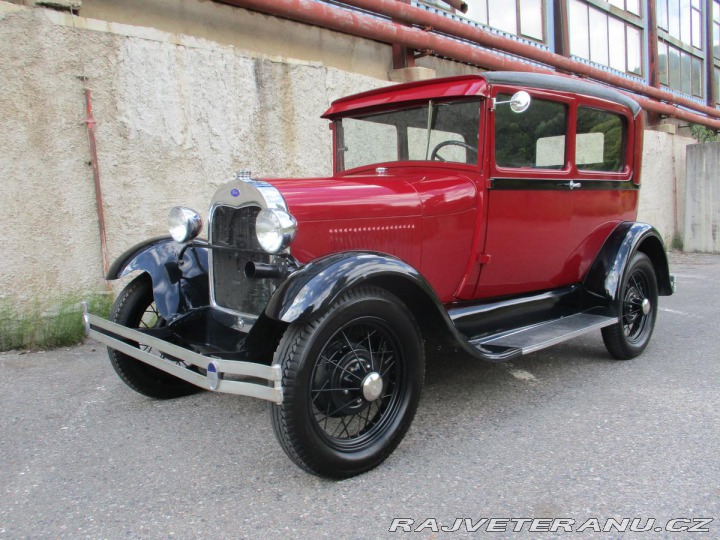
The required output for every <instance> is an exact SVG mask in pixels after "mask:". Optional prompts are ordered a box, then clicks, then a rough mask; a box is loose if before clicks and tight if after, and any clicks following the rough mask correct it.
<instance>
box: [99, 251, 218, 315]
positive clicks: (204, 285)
mask: <svg viewBox="0 0 720 540" xmlns="http://www.w3.org/2000/svg"><path fill="white" fill-rule="evenodd" d="M204 246H205V242H201V241H197V240H196V241H195V242H193V244H192V245H191V246H190V247H188V246H187V245H186V244H179V243H177V242H175V241H174V240H173V239H172V238H170V237H162V238H154V239H152V240H148V241H147V242H143V243H141V244H138V245H136V246H134V247H132V248H130V249H129V250H127V251H126V252H125V253H123V254H122V255H121V256H120V257H118V259H117V260H116V261H115V262H114V263H113V264H112V266H111V267H110V270H108V273H107V276H106V277H107V279H109V280H114V279H119V278H121V277H124V276H126V275H128V274H130V273H132V272H136V271H139V272H145V273H147V274H148V275H149V276H150V279H151V280H152V285H153V295H154V298H155V305H156V306H157V308H158V311H159V312H160V314H161V315H162V316H163V318H164V319H166V320H167V321H172V320H173V319H174V318H176V317H177V316H178V315H182V314H183V313H186V312H187V311H189V310H190V309H194V308H197V307H202V306H207V305H208V304H209V299H210V295H209V280H208V270H207V269H208V249H207V248H206V247H204ZM181 253H182V258H180V255H181Z"/></svg>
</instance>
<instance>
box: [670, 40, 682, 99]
mask: <svg viewBox="0 0 720 540" xmlns="http://www.w3.org/2000/svg"><path fill="white" fill-rule="evenodd" d="M668 79H669V81H670V84H669V86H670V88H675V89H676V90H680V88H681V86H680V51H679V50H678V49H676V48H675V47H670V46H668Z"/></svg>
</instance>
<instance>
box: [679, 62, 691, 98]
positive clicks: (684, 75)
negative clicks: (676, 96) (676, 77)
mask: <svg viewBox="0 0 720 540" xmlns="http://www.w3.org/2000/svg"><path fill="white" fill-rule="evenodd" d="M680 71H681V75H680V80H681V88H680V90H681V91H682V92H684V93H686V94H689V93H690V92H692V67H691V64H690V55H689V54H685V53H683V54H681V55H680Z"/></svg>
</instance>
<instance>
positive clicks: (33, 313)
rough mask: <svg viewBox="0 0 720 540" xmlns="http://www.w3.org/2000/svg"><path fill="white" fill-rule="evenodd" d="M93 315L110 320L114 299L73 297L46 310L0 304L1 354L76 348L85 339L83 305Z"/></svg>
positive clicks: (95, 295) (97, 296) (92, 295)
mask: <svg viewBox="0 0 720 540" xmlns="http://www.w3.org/2000/svg"><path fill="white" fill-rule="evenodd" d="M82 301H86V302H87V303H88V306H89V308H90V311H91V313H95V314H98V315H101V316H107V315H108V313H110V306H111V305H112V297H111V295H109V294H102V293H94V294H87V295H80V294H75V295H69V296H68V297H65V298H62V299H59V300H57V301H55V302H53V303H51V304H50V307H49V308H47V307H46V308H42V307H41V306H40V304H39V303H38V302H36V303H35V304H34V305H33V306H31V307H29V308H28V307H26V308H25V309H17V308H14V307H12V306H11V305H10V303H9V302H7V301H3V300H0V351H7V350H11V349H50V348H53V347H62V346H65V345H74V344H76V343H79V342H80V341H82V339H83V337H84V331H83V324H82V307H81V302H82Z"/></svg>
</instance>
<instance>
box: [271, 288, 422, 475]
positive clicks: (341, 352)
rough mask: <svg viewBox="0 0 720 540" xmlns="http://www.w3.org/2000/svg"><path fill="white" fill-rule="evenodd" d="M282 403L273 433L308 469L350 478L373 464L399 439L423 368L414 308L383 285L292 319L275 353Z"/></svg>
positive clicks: (357, 291) (274, 412) (407, 422)
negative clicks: (305, 318)
mask: <svg viewBox="0 0 720 540" xmlns="http://www.w3.org/2000/svg"><path fill="white" fill-rule="evenodd" d="M274 361H275V363H276V364H279V365H280V366H281V367H282V371H283V393H284V396H283V402H282V403H281V404H279V405H274V404H273V405H271V416H272V422H273V428H274V431H275V435H276V436H277V438H278V441H279V442H280V445H281V446H282V448H283V450H285V453H287V455H288V456H289V457H290V459H292V460H293V461H294V462H295V463H296V464H297V465H299V466H300V467H301V468H303V469H305V470H306V471H308V472H310V473H313V474H317V475H319V476H325V477H329V478H347V477H350V476H355V475H357V474H361V473H363V472H365V471H368V470H370V469H372V468H373V467H376V466H377V465H379V464H380V463H382V462H383V461H384V460H385V458H387V457H388V456H389V455H390V454H391V453H392V452H393V450H394V449H395V448H396V447H397V445H398V444H400V441H401V440H402V439H403V437H404V436H405V433H406V432H407V430H408V429H409V427H410V424H411V422H412V419H413V417H414V415H415V410H416V409H417V406H418V402H419V400H420V392H421V388H422V381H423V375H424V366H425V360H424V351H423V344H422V337H421V335H420V331H419V329H418V327H417V323H416V322H415V320H414V318H413V316H412V314H411V313H410V312H409V310H408V309H407V307H406V306H405V305H404V304H403V303H402V302H400V300H398V299H397V298H396V297H395V296H393V295H392V294H390V293H388V292H387V291H385V290H383V289H377V288H373V287H364V288H359V289H355V290H352V291H349V292H346V293H345V294H343V295H342V296H341V297H340V298H339V299H338V300H337V301H336V302H335V303H334V304H333V306H332V307H331V308H330V309H329V310H328V312H327V313H326V314H325V315H323V316H322V317H320V318H319V319H317V320H315V321H312V322H310V323H307V324H296V325H291V326H290V327H289V328H288V331H287V332H286V334H285V336H284V337H283V339H282V341H281V342H280V346H279V347H278V350H277V352H276V353H275V360H274Z"/></svg>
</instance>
